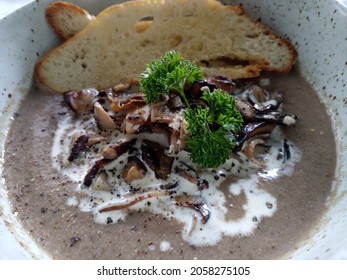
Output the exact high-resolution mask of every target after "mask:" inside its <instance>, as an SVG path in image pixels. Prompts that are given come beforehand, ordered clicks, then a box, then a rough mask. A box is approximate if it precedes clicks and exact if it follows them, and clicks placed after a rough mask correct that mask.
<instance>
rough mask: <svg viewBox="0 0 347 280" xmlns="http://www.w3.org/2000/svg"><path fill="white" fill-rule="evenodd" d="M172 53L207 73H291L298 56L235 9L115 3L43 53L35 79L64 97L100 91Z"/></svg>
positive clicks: (189, 1) (211, 1)
mask: <svg viewBox="0 0 347 280" xmlns="http://www.w3.org/2000/svg"><path fill="white" fill-rule="evenodd" d="M169 50H177V51H178V52H179V53H180V54H181V55H182V57H184V58H185V59H188V60H191V61H192V62H194V63H196V64H197V65H198V66H201V68H202V70H203V72H204V74H205V75H206V76H211V75H222V76H225V77H228V78H232V79H237V78H248V77H255V76H258V75H259V74H260V73H261V71H263V70H265V71H274V72H280V73H285V72H288V71H289V70H290V69H291V67H292V65H293V64H294V63H295V62H296V59H297V53H296V51H295V49H294V47H293V46H292V45H291V44H290V42H288V41H287V40H285V39H283V38H281V37H279V36H278V35H276V34H275V33H274V32H273V31H271V30H270V29H269V28H268V27H266V26H264V25H262V24H260V23H259V22H256V21H253V20H252V19H250V18H249V17H248V16H247V15H246V14H245V13H244V10H243V9H242V8H241V7H240V6H224V5H222V4H221V3H220V2H219V1H215V0H137V1H129V2H124V3H122V4H118V5H113V6H111V7H109V8H107V9H105V10H104V11H103V12H101V13H100V14H99V15H98V16H97V17H96V18H95V19H94V20H93V21H91V22H90V23H89V24H88V25H87V26H86V28H84V29H83V30H82V31H81V32H79V33H78V34H76V35H75V36H73V37H72V38H70V39H69V40H67V41H65V42H64V43H63V44H61V45H60V46H58V47H57V48H55V49H53V50H52V51H50V52H48V53H47V54H46V55H45V56H43V57H42V58H41V59H40V61H39V62H38V63H37V65H36V68H35V75H36V77H37V79H38V81H39V82H40V83H42V84H44V85H45V86H47V87H48V88H50V89H52V90H54V91H57V92H64V91H67V90H71V89H81V88H87V87H94V88H97V89H104V88H107V87H110V86H112V85H114V84H117V83H129V82H130V81H131V80H134V79H137V78H138V77H139V75H140V73H141V72H142V71H143V70H144V69H145V68H146V65H147V64H148V63H149V62H150V61H151V60H153V59H157V58H159V57H161V56H162V55H163V54H164V53H166V52H167V51H169Z"/></svg>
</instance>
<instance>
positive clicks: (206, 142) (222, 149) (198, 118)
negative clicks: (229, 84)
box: [184, 89, 243, 168]
mask: <svg viewBox="0 0 347 280" xmlns="http://www.w3.org/2000/svg"><path fill="white" fill-rule="evenodd" d="M203 99H204V100H205V101H206V103H207V108H202V107H201V106H198V107H197V108H194V109H192V108H188V109H187V110H186V111H185V115H184V119H185V120H186V121H187V123H188V131H189V138H188V141H187V144H186V147H187V148H188V149H189V150H190V151H191V159H192V161H193V162H194V163H197V164H199V165H200V166H201V167H203V168H216V167H218V166H220V165H222V164H223V163H224V162H225V161H226V160H227V159H228V158H229V155H230V154H231V152H232V149H233V148H234V147H235V145H236V134H237V133H238V132H239V131H240V129H241V128H242V123H243V119H242V116H241V113H240V112H239V110H237V108H236V104H235V100H234V98H233V97H232V96H230V95H229V94H228V93H226V92H224V91H222V90H220V89H216V90H215V91H213V92H210V91H209V90H207V91H204V93H203Z"/></svg>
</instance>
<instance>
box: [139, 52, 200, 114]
mask: <svg viewBox="0 0 347 280" xmlns="http://www.w3.org/2000/svg"><path fill="white" fill-rule="evenodd" d="M202 79H203V75H202V71H201V70H200V69H199V68H198V67H197V66H196V65H195V64H193V63H191V62H190V61H188V60H183V59H182V57H181V55H180V54H179V53H178V52H176V51H169V52H167V53H166V54H165V55H164V56H163V57H162V58H159V59H157V60H153V61H152V62H150V63H149V64H148V66H147V68H146V70H145V71H144V72H143V73H141V75H140V91H142V92H143V93H144V94H145V98H146V101H147V103H152V102H158V101H160V95H161V94H163V93H168V92H169V91H171V90H175V91H176V92H178V93H179V94H180V96H181V98H182V99H183V101H184V103H185V104H186V106H187V107H189V102H188V100H187V98H186V96H185V94H184V86H185V85H186V83H193V82H194V81H195V80H202Z"/></svg>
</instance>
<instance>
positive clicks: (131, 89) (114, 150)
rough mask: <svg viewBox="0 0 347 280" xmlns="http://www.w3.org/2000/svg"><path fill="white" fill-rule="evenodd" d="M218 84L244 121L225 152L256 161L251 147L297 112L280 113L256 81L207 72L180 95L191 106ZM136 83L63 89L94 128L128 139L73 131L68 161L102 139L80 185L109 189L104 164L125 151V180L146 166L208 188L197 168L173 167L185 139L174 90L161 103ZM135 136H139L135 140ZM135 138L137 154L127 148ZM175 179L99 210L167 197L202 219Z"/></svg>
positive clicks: (205, 212) (276, 99) (204, 210)
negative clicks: (100, 88)
mask: <svg viewBox="0 0 347 280" xmlns="http://www.w3.org/2000/svg"><path fill="white" fill-rule="evenodd" d="M206 87H208V88H209V89H210V90H213V89H215V88H220V89H222V90H224V91H226V92H228V93H229V94H231V95H233V96H234V97H235V99H236V104H237V107H238V109H239V111H240V112H241V115H242V117H243V119H244V125H243V128H242V130H241V131H240V133H239V134H238V135H237V146H236V147H235V148H234V150H233V151H230V154H231V156H233V157H238V155H239V154H240V153H242V154H243V155H245V156H246V157H247V158H248V159H249V160H250V161H252V162H253V163H255V164H256V165H258V166H260V167H261V166H262V162H261V160H259V159H258V158H257V157H256V152H255V151H256V147H257V146H264V144H265V140H266V139H267V138H268V137H269V135H270V134H271V133H272V131H273V129H274V128H275V127H276V126H282V125H286V126H287V125H294V124H295V123H296V119H297V117H296V116H295V115H292V114H286V113H283V112H281V104H282V101H283V94H282V93H280V92H277V91H275V92H268V91H266V90H264V89H263V88H261V87H259V86H257V85H254V84H253V85H249V86H247V87H243V88H241V89H240V88H237V87H236V85H235V83H234V82H233V81H231V80H229V79H226V78H224V77H211V78H208V79H206V80H204V81H196V82H194V83H193V84H192V85H190V86H187V87H186V95H187V97H188V99H189V101H190V103H191V104H192V106H196V105H202V106H204V101H203V99H202V98H201V96H202V92H203V90H204V89H205V88H206ZM137 88H138V87H137V86H136V85H133V86H130V85H118V86H115V87H114V88H110V89H107V90H103V91H97V90H95V89H83V90H81V91H69V92H66V93H64V101H65V102H66V104H67V106H68V107H69V108H70V109H71V110H72V111H73V112H75V114H77V115H89V114H90V115H92V116H93V117H94V121H95V124H96V126H97V128H98V129H99V130H100V132H102V131H114V130H116V131H119V132H121V133H122V134H124V135H127V136H128V140H124V141H123V140H122V141H118V142H117V143H109V141H107V138H106V139H105V137H104V136H100V135H102V133H100V135H99V136H98V135H79V137H76V139H74V143H72V149H71V154H70V155H69V157H68V161H69V162H71V163H73V162H74V161H75V160H76V159H78V157H79V156H80V155H81V153H85V152H87V151H88V149H90V148H91V147H92V146H93V145H95V144H96V143H100V142H105V147H104V148H103V149H102V151H101V152H100V153H99V154H100V158H99V159H97V160H96V161H95V162H94V164H93V165H92V166H91V167H90V169H89V171H88V172H87V174H86V175H85V177H84V179H83V186H84V187H86V188H90V187H91V186H94V187H95V189H97V190H103V191H110V190H111V189H112V187H111V186H109V185H108V180H107V179H108V178H107V176H108V175H107V173H106V172H105V166H106V165H108V164H109V163H112V162H113V161H114V160H116V159H117V158H119V157H120V156H121V155H124V154H127V162H126V164H125V167H124V170H123V171H122V172H121V177H122V180H123V181H124V182H126V183H127V184H131V183H132V182H133V181H135V180H139V179H142V178H144V177H145V176H146V174H147V173H148V172H149V170H151V171H152V172H154V174H155V176H156V178H158V179H161V180H165V179H166V178H168V177H169V175H170V174H171V172H175V173H176V174H178V176H181V177H182V178H185V179H186V180H188V181H190V182H192V183H194V184H196V185H197V187H198V188H200V187H203V188H208V182H205V181H204V182H200V181H199V180H198V179H197V178H199V176H198V171H197V170H198V168H196V167H194V166H191V167H189V168H187V169H186V170H182V169H179V168H177V167H176V168H173V162H174V160H175V155H176V154H177V153H179V152H180V151H182V150H184V148H185V143H186V139H187V129H186V122H185V120H184V110H185V108H184V105H183V104H182V101H181V99H180V98H179V96H178V95H176V94H175V93H167V94H163V95H162V102H158V103H155V104H147V103H146V101H145V98H144V94H143V93H141V92H138V91H137ZM141 133H149V134H158V135H161V137H164V138H165V139H166V140H167V144H163V143H156V142H155V141H153V140H148V139H147V140H146V139H141V140H139V137H138V135H140V134H141ZM139 141H141V142H140V143H139ZM135 143H136V147H137V148H136V149H137V150H138V151H137V153H133V152H132V150H133V149H135V148H134V145H135ZM278 157H281V158H283V160H287V159H289V158H290V151H289V146H288V145H286V141H285V142H284V145H283V149H282V150H281V151H279V155H278ZM176 187H177V183H176V184H175V183H168V184H167V185H162V186H161V188H160V190H150V191H147V192H138V193H137V192H136V191H134V193H133V194H132V196H130V197H127V198H126V201H125V202H124V201H123V202H121V203H119V204H115V205H109V206H107V207H103V208H101V209H99V212H107V211H115V210H120V209H124V208H127V207H129V206H131V205H134V204H136V203H139V202H141V201H144V200H148V199H151V198H158V197H161V196H165V197H170V199H171V202H172V204H173V205H176V206H178V207H189V208H191V209H193V210H194V211H197V212H198V213H199V215H201V220H202V222H203V223H206V222H207V221H208V219H209V217H210V215H211V213H210V210H209V209H208V207H207V205H206V204H205V202H204V201H203V199H202V198H201V197H195V196H191V195H186V196H184V195H182V194H180V195H175V189H176Z"/></svg>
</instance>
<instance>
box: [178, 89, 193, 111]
mask: <svg viewBox="0 0 347 280" xmlns="http://www.w3.org/2000/svg"><path fill="white" fill-rule="evenodd" d="M176 90H177V91H178V93H179V94H180V96H181V98H182V99H183V102H184V103H185V104H186V106H187V107H188V108H190V104H189V101H188V99H187V97H186V95H185V94H184V90H183V89H181V88H177V89H176Z"/></svg>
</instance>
